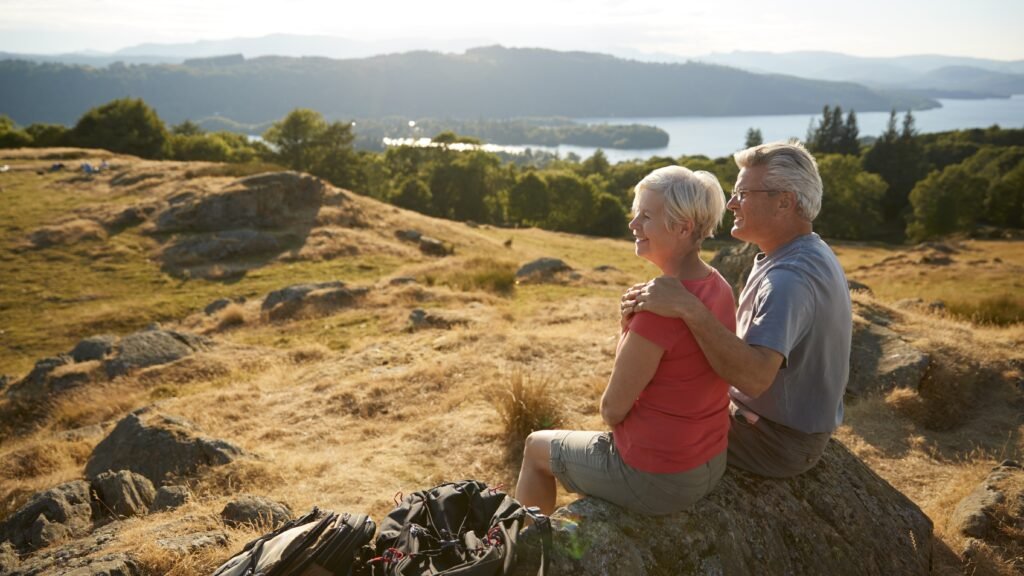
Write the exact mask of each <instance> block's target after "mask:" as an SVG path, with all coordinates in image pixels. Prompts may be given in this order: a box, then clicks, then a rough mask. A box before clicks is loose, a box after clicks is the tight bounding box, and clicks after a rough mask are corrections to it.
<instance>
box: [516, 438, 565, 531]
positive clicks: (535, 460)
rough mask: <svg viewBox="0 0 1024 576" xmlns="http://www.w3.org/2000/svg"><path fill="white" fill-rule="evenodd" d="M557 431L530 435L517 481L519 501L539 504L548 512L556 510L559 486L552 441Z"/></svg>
mask: <svg viewBox="0 0 1024 576" xmlns="http://www.w3.org/2000/svg"><path fill="white" fill-rule="evenodd" d="M557 433H558V431H557V430H539V431H537V432H534V433H532V434H530V435H529V436H527V438H526V446H524V447H523V466H522V468H520V470H519V482H517V483H516V500H519V502H520V503H522V505H523V506H537V507H538V508H540V511H541V512H543V513H544V514H551V513H552V512H554V510H555V496H556V490H557V485H556V483H555V475H554V474H552V472H551V440H552V439H553V438H554V437H555V434H557Z"/></svg>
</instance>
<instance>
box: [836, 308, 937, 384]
mask: <svg viewBox="0 0 1024 576" xmlns="http://www.w3.org/2000/svg"><path fill="white" fill-rule="evenodd" d="M929 362H930V359H929V357H928V355H927V354H925V353H924V352H921V351H920V350H918V349H916V348H914V347H913V346H911V345H910V344H908V343H907V342H905V341H904V340H903V339H902V338H900V337H899V335H898V334H896V333H895V332H893V331H892V330H890V329H888V328H886V327H884V326H881V325H879V324H874V323H866V322H854V325H853V341H852V343H851V345H850V380H849V382H848V383H847V384H846V393H847V394H849V395H851V396H863V395H865V394H867V393H869V392H876V391H887V390H892V389H893V388H909V389H912V390H917V387H918V386H919V385H920V384H921V378H923V377H924V374H925V372H926V371H927V370H928V364H929Z"/></svg>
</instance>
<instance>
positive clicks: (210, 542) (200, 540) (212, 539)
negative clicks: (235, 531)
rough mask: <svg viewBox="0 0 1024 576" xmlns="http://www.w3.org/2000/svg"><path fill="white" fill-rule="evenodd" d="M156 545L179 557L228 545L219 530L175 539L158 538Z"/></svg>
mask: <svg viewBox="0 0 1024 576" xmlns="http://www.w3.org/2000/svg"><path fill="white" fill-rule="evenodd" d="M156 545H157V546H159V547H161V548H163V549H164V550H167V551H169V552H174V553H176V554H179V555H185V554H194V553H196V552H198V551H200V550H203V549H206V548H212V547H214V546H220V547H224V546H227V545H228V535H227V534H226V533H225V532H223V531H221V530H211V531H209V532H201V533H199V534H187V535H185V536H178V537H176V538H159V539H157V541H156Z"/></svg>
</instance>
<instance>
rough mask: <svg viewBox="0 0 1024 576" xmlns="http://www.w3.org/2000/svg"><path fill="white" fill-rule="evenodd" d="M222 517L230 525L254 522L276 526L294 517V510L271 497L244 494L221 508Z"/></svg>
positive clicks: (255, 524)
mask: <svg viewBox="0 0 1024 576" xmlns="http://www.w3.org/2000/svg"><path fill="white" fill-rule="evenodd" d="M220 517H221V518H222V519H223V520H224V523H225V524H227V525H228V526H235V527H237V526H241V525H244V524H252V525H254V526H261V527H263V526H269V527H271V528H276V527H278V526H280V525H282V524H284V523H285V522H287V521H289V520H291V519H292V510H291V508H289V507H288V506H287V505H285V504H281V503H279V502H275V501H273V500H271V499H269V498H264V497H262V496H251V495H244V496H240V497H239V498H236V499H235V500H232V501H231V502H228V503H227V504H226V505H225V506H224V509H223V510H221V512H220Z"/></svg>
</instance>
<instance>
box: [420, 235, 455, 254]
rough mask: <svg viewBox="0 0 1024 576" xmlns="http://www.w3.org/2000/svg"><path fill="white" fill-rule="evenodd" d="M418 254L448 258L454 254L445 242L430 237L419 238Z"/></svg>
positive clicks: (452, 249)
mask: <svg viewBox="0 0 1024 576" xmlns="http://www.w3.org/2000/svg"><path fill="white" fill-rule="evenodd" d="M419 245H420V252H423V253H424V254H426V255H427V256H448V255H449V254H454V253H455V248H454V247H452V246H451V245H450V244H448V243H446V242H442V241H441V240H438V239H437V238H431V237H430V236H420V244H419Z"/></svg>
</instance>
